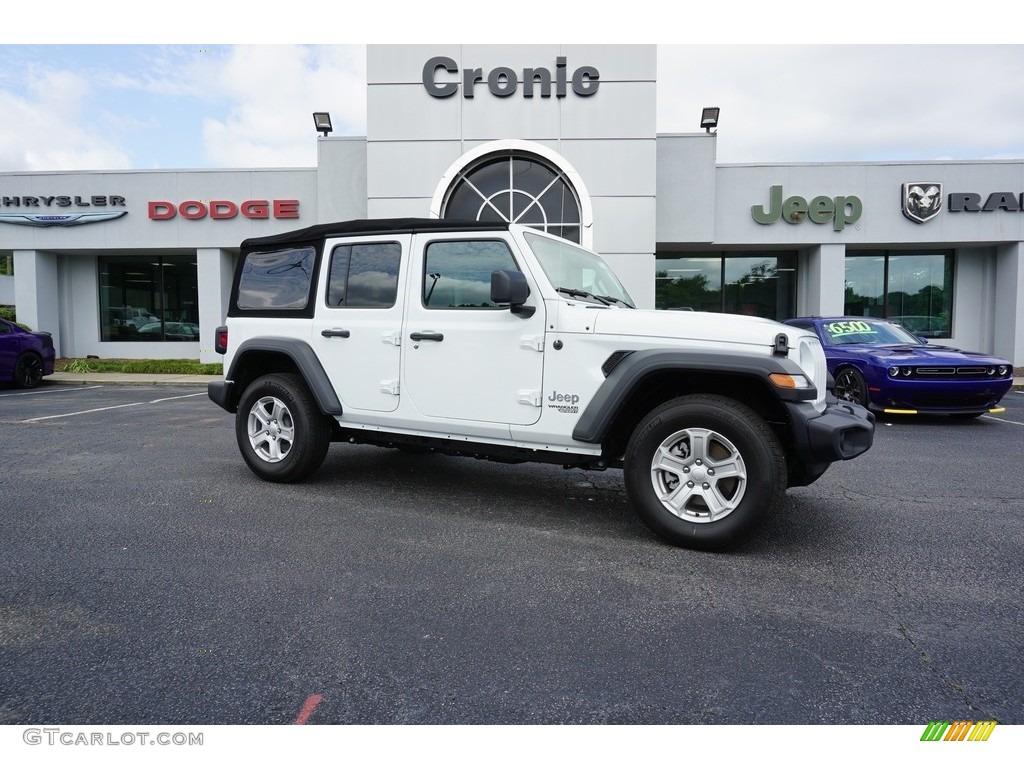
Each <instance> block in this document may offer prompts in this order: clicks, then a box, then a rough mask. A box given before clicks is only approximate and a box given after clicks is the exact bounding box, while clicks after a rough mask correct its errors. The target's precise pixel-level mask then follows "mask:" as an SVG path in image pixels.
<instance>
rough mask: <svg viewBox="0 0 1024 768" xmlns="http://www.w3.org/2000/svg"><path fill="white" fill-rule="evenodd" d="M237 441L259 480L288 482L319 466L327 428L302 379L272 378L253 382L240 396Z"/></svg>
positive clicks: (327, 438) (290, 376) (328, 432)
mask: <svg viewBox="0 0 1024 768" xmlns="http://www.w3.org/2000/svg"><path fill="white" fill-rule="evenodd" d="M235 439H236V440H237V442H238V448H239V450H240V451H241V452H242V458H244V459H245V463H246V464H248V465H249V468H250V469H251V470H252V471H253V472H255V473H256V474H257V475H258V476H259V477H261V478H263V479H264V480H270V481H272V482H276V483H292V482H295V481H297V480H301V479H302V478H304V477H306V476H307V475H309V474H310V473H312V472H314V471H316V469H317V468H318V467H319V466H320V465H321V464H322V463H323V460H324V456H326V455H327V448H328V447H329V445H330V442H331V428H330V423H329V422H328V420H327V417H326V416H324V415H323V414H321V413H320V410H319V409H318V408H317V406H316V403H315V402H314V401H313V397H312V395H310V393H309V390H308V389H307V388H306V385H305V384H304V383H303V381H302V379H301V378H299V377H298V376H296V375H294V374H271V375H269V376H263V377H261V378H259V379H256V380H255V381H254V382H253V383H252V384H250V385H249V387H248V388H247V389H246V390H245V392H244V394H243V395H242V399H241V400H240V401H239V403H238V413H237V415H236V416H235Z"/></svg>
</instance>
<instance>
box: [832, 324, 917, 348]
mask: <svg viewBox="0 0 1024 768" xmlns="http://www.w3.org/2000/svg"><path fill="white" fill-rule="evenodd" d="M821 330H822V331H823V332H824V334H825V340H826V341H827V342H828V343H829V344H831V345H833V346H842V345H844V344H874V345H877V346H885V345H890V344H915V345H920V344H922V343H923V342H922V341H921V340H920V339H919V338H917V336H914V335H913V334H912V333H910V332H909V331H907V330H905V329H904V328H901V327H900V326H898V325H893V324H892V323H889V322H886V321H885V320H833V321H831V322H828V323H822V324H821Z"/></svg>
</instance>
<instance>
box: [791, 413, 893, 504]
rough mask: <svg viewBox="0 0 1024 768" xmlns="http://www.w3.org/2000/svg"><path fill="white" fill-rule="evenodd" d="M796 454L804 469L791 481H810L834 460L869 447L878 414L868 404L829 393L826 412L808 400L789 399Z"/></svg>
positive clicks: (845, 458) (862, 451) (852, 456)
mask: <svg viewBox="0 0 1024 768" xmlns="http://www.w3.org/2000/svg"><path fill="white" fill-rule="evenodd" d="M786 408H787V409H788V410H789V419H790V424H791V432H792V436H793V443H794V448H795V451H796V457H797V459H798V461H799V463H800V465H801V469H802V471H800V472H797V473H791V483H790V484H791V485H809V484H810V483H813V482H814V481H815V480H817V479H818V478H819V477H821V476H822V475H823V474H824V473H825V470H826V469H828V467H829V465H830V464H832V462H835V461H848V460H850V459H853V458H856V457H857V456H860V455H861V454H862V453H864V452H865V451H867V450H868V449H869V448H870V447H871V444H872V442H873V441H874V435H875V417H874V414H872V413H871V412H870V411H868V409H867V408H864V407H863V406H860V405H857V404H855V403H847V402H840V401H837V400H836V399H835V398H834V397H832V396H831V395H829V399H828V403H827V405H826V406H825V411H824V412H823V413H818V411H817V410H816V409H815V408H814V406H813V405H811V404H810V403H807V402H802V403H786Z"/></svg>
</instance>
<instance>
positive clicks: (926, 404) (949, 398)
mask: <svg viewBox="0 0 1024 768" xmlns="http://www.w3.org/2000/svg"><path fill="white" fill-rule="evenodd" d="M992 400H993V396H992V393H991V392H984V393H982V394H971V395H960V394H957V395H927V394H921V395H914V397H913V398H911V399H910V402H909V404H910V405H912V406H913V407H915V408H951V407H955V408H965V409H967V408H979V409H980V408H987V407H988V406H989V405H990V404H991V403H992Z"/></svg>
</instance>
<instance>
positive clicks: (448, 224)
mask: <svg viewBox="0 0 1024 768" xmlns="http://www.w3.org/2000/svg"><path fill="white" fill-rule="evenodd" d="M507 229H508V223H507V222H504V221H460V220H458V219H416V218H406V219H353V220H351V221H336V222H334V223H331V224H314V225H313V226H311V227H306V228H304V229H293V230H291V231H289V232H279V233H278V234H276V235H266V236H265V237H250V238H248V239H246V240H243V241H242V250H243V251H255V250H262V249H264V248H268V247H276V246H282V245H299V244H303V245H304V244H308V243H313V242H318V241H320V240H323V239H324V238H327V237H337V236H341V235H376V234H382V235H384V234H392V235H393V234H399V233H402V234H405V233H409V232H465V231H474V232H479V231H491V232H494V231H501V230H507Z"/></svg>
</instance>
